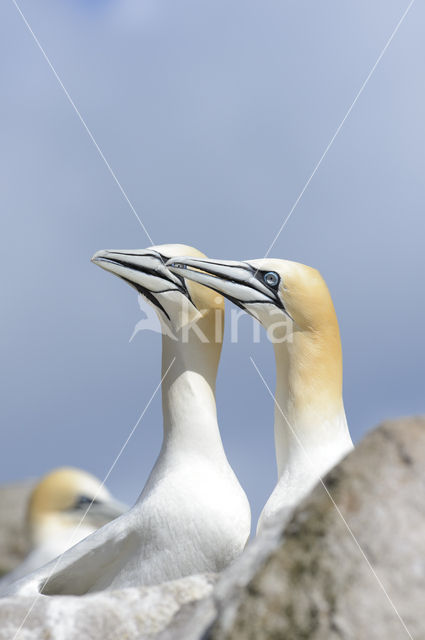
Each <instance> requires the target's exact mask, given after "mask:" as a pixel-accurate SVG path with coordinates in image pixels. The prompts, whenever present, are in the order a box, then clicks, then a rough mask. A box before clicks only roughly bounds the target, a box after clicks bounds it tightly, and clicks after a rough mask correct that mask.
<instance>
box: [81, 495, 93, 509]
mask: <svg viewBox="0 0 425 640" xmlns="http://www.w3.org/2000/svg"><path fill="white" fill-rule="evenodd" d="M92 502H96V500H92V498H89V497H88V496H80V497H79V498H78V501H77V507H85V506H87V505H88V504H91V503H92Z"/></svg>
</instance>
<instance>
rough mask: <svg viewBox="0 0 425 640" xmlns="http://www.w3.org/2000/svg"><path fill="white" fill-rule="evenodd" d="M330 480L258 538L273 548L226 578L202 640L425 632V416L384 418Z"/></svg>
mask: <svg viewBox="0 0 425 640" xmlns="http://www.w3.org/2000/svg"><path fill="white" fill-rule="evenodd" d="M325 485H326V487H327V490H328V492H329V495H328V494H327V492H326V490H325V489H324V487H323V486H322V485H318V486H317V487H316V488H315V489H314V491H313V492H312V494H310V496H308V497H307V498H306V499H305V500H304V501H303V502H302V503H301V505H300V506H299V507H298V508H297V509H296V510H295V512H294V514H293V516H292V518H291V519H290V522H289V524H287V526H286V527H285V526H282V525H281V524H280V523H279V522H276V523H275V526H274V530H273V531H271V532H269V540H268V542H262V541H261V540H260V539H258V540H257V541H256V545H257V551H256V553H257V557H260V556H261V554H262V551H263V550H264V549H263V548H262V547H263V546H264V544H266V545H269V546H270V544H271V545H273V544H274V545H275V548H274V550H273V551H272V552H271V553H270V552H269V551H267V553H266V554H265V555H264V554H262V557H261V558H260V562H259V563H258V562H257V563H255V562H254V563H252V567H253V572H252V573H251V576H249V577H248V575H247V574H248V573H249V571H247V572H245V574H244V575H243V577H242V579H239V580H238V579H237V576H236V575H235V572H234V569H235V567H233V568H232V569H231V570H230V571H228V574H227V575H226V574H223V576H222V578H221V580H220V581H219V583H218V585H217V587H216V590H215V594H214V595H215V599H216V611H217V612H216V614H215V616H214V620H213V621H212V622H211V621H210V622H209V629H207V628H206V629H204V632H205V635H204V636H203V638H205V639H207V638H208V639H209V640H224V639H226V640H242V639H243V640H250V639H252V640H254V639H255V640H263V639H266V638H267V639H268V640H279V639H282V640H283V639H285V640H301V639H304V638H305V639H308V640H337V639H338V640H341V639H344V640H358V639H360V638H361V639H363V638H367V639H368V640H373V639H375V638H376V639H378V638H379V640H382V639H384V638H385V639H386V638H391V640H396V639H398V638H400V639H404V638H408V637H409V634H408V632H409V633H410V634H411V637H413V638H415V640H419V639H420V638H425V619H424V616H423V613H422V612H423V602H424V594H425V536H424V531H425V419H424V418H410V419H404V420H396V421H391V422H387V423H384V424H383V425H382V426H381V427H379V428H378V429H376V430H375V431H373V432H372V433H370V434H369V435H368V436H366V438H365V439H364V440H363V441H362V442H361V443H360V444H359V445H358V447H357V448H356V450H355V451H354V452H352V453H351V454H350V455H349V456H347V458H346V459H345V460H343V461H342V463H341V464H339V465H338V466H337V467H336V468H335V469H333V470H332V471H331V472H330V473H329V474H328V475H327V476H326V478H325ZM273 540H274V542H273ZM241 560H243V559H242V558H241ZM258 564H259V565H260V566H258ZM247 577H248V579H247ZM226 581H227V583H226ZM404 625H405V626H404ZM406 627H407V629H408V632H407V630H406ZM180 637H181V638H183V637H185V636H184V635H181V636H180ZM198 637H200V636H198Z"/></svg>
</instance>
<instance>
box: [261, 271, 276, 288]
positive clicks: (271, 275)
mask: <svg viewBox="0 0 425 640" xmlns="http://www.w3.org/2000/svg"><path fill="white" fill-rule="evenodd" d="M263 279H264V282H265V283H266V284H268V285H269V287H275V286H276V285H277V284H278V282H279V275H278V274H277V273H276V272H275V271H267V273H265V274H264V276H263Z"/></svg>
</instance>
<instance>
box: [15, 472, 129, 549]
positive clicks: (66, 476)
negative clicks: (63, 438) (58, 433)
mask: <svg viewBox="0 0 425 640" xmlns="http://www.w3.org/2000/svg"><path fill="white" fill-rule="evenodd" d="M89 507H90V508H89ZM87 509H88V512H87V514H86V515H85V517H84V523H83V527H84V529H85V530H86V531H87V529H92V530H93V531H94V530H95V529H98V528H99V527H101V526H103V525H104V524H106V523H107V522H109V521H110V520H113V519H114V518H116V517H118V516H119V515H121V514H122V513H124V512H125V511H127V509H128V507H127V506H126V505H124V504H122V503H121V502H119V501H118V500H115V499H114V498H113V497H112V496H111V494H110V493H109V491H108V490H107V489H106V488H105V487H104V486H102V483H101V482H100V480H98V479H97V478H96V477H95V476H93V475H91V474H90V473H87V472H86V471H82V470H81V469H74V468H72V467H61V468H59V469H55V470H54V471H52V472H51V473H48V474H47V475H45V476H44V477H43V478H42V479H41V480H40V481H39V482H38V483H37V485H36V486H35V488H34V489H33V491H32V493H31V496H30V499H29V503H28V508H27V525H28V531H29V537H30V541H31V543H32V544H33V545H34V546H37V545H38V544H41V543H44V542H46V541H47V539H48V538H49V537H51V538H52V539H53V538H54V537H55V536H57V535H60V534H61V533H65V532H66V531H67V530H68V531H69V532H71V531H72V530H73V529H74V528H75V527H76V526H77V525H78V524H79V523H80V521H81V519H82V518H83V516H84V514H85V513H86V511H87Z"/></svg>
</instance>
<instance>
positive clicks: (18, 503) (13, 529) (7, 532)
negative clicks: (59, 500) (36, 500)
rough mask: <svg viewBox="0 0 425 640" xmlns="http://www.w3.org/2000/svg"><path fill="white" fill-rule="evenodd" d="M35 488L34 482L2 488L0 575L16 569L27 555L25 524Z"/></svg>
mask: <svg viewBox="0 0 425 640" xmlns="http://www.w3.org/2000/svg"><path fill="white" fill-rule="evenodd" d="M33 486H34V482H33V481H27V482H22V483H17V484H10V485H2V486H0V575H2V574H4V573H7V572H8V571H11V570H12V569H14V568H15V567H16V566H17V565H18V564H19V563H20V562H21V561H22V560H23V559H24V557H25V556H26V554H27V551H28V542H27V540H26V537H25V534H24V524H25V513H26V508H27V501H28V498H29V495H30V493H31V491H32V488H33Z"/></svg>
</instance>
